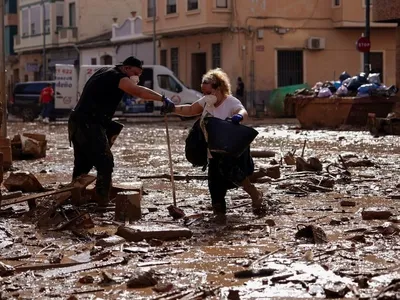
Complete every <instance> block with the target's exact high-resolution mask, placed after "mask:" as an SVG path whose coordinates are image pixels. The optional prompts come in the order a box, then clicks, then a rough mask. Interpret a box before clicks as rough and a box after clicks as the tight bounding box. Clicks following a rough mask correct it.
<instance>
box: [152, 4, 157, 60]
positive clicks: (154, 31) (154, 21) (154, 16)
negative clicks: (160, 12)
mask: <svg viewBox="0 0 400 300" xmlns="http://www.w3.org/2000/svg"><path fill="white" fill-rule="evenodd" d="M156 12H157V7H156V0H153V65H156V64H157V54H156V48H157V47H156V17H157V13H156Z"/></svg>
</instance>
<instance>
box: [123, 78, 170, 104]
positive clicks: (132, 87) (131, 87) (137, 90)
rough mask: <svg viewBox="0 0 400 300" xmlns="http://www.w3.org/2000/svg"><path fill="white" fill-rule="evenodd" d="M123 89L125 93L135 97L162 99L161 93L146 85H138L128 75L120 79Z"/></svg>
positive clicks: (149, 99)
mask: <svg viewBox="0 0 400 300" xmlns="http://www.w3.org/2000/svg"><path fill="white" fill-rule="evenodd" d="M118 87H119V88H120V89H121V90H123V91H124V92H125V93H127V94H129V95H132V96H134V97H138V98H141V99H143V100H147V101H162V96H161V94H159V93H157V92H155V91H153V90H151V89H148V88H146V87H144V86H140V85H136V84H134V82H133V81H132V80H131V79H129V78H128V77H125V78H122V79H121V80H120V81H119V86H118Z"/></svg>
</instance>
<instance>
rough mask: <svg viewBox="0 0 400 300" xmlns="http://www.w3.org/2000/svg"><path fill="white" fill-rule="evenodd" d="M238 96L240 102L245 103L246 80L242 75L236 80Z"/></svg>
mask: <svg viewBox="0 0 400 300" xmlns="http://www.w3.org/2000/svg"><path fill="white" fill-rule="evenodd" d="M236 98H238V99H239V100H240V102H242V103H243V99H244V82H243V80H242V77H238V78H237V81H236Z"/></svg>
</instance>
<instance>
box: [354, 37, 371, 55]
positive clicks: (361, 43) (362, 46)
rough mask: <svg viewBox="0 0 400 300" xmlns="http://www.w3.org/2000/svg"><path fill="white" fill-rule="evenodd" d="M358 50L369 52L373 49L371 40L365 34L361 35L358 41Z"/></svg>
mask: <svg viewBox="0 0 400 300" xmlns="http://www.w3.org/2000/svg"><path fill="white" fill-rule="evenodd" d="M356 46H357V50H358V51H360V52H369V50H370V49H371V41H370V40H369V38H366V37H364V36H362V37H360V38H359V39H358V40H357V43H356Z"/></svg>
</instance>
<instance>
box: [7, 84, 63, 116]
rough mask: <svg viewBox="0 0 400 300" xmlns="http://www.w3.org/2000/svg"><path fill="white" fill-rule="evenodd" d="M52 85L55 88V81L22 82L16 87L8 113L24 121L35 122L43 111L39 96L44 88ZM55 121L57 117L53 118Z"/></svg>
mask: <svg viewBox="0 0 400 300" xmlns="http://www.w3.org/2000/svg"><path fill="white" fill-rule="evenodd" d="M49 83H51V84H52V85H53V89H54V88H55V82H54V81H35V82H21V83H17V84H16V85H15V87H14V91H13V93H12V96H11V97H10V98H9V102H8V106H7V108H8V113H9V114H12V115H15V116H17V117H21V118H22V119H23V120H24V121H28V122H31V121H33V120H35V119H36V118H37V117H38V116H39V114H40V111H41V109H42V107H41V105H39V96H40V92H41V91H42V89H43V88H45V87H47V85H48V84H49ZM51 117H52V118H53V119H54V117H55V116H51Z"/></svg>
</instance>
